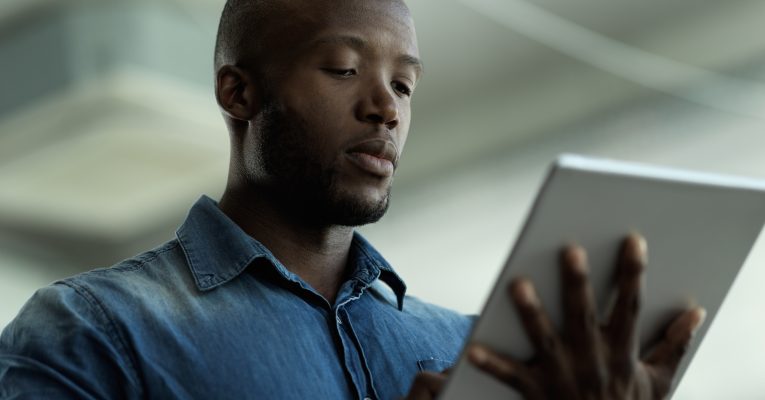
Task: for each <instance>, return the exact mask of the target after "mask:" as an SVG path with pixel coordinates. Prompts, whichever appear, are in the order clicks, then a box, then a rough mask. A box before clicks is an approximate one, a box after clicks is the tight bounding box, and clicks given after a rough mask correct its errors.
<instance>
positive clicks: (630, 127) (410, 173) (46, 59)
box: [0, 0, 765, 399]
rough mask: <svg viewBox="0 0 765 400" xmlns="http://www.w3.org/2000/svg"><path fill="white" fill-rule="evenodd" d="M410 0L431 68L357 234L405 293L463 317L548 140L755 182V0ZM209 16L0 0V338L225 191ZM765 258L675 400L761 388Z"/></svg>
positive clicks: (753, 267) (748, 394) (764, 254)
mask: <svg viewBox="0 0 765 400" xmlns="http://www.w3.org/2000/svg"><path fill="white" fill-rule="evenodd" d="M409 3H410V7H411V9H412V13H413V14H414V18H415V21H416V24H417V29H418V35H419V40H420V50H421V55H422V57H423V59H424V61H425V64H426V74H425V76H424V79H423V81H422V82H421V85H420V87H419V88H418V90H417V93H416V94H415V96H414V121H413V126H412V129H411V131H410V136H409V141H408V143H407V147H406V151H405V156H404V159H403V161H402V163H401V168H400V170H399V174H398V176H397V178H396V185H395V188H394V192H393V203H392V207H391V209H390V212H389V214H388V216H386V218H384V219H383V221H382V222H380V223H378V224H376V225H374V226H369V227H365V228H363V229H362V232H363V233H364V234H365V235H366V236H367V237H368V238H369V239H370V240H371V241H372V242H373V243H374V244H375V245H376V246H377V247H378V249H379V250H380V251H381V252H382V253H383V254H384V255H386V257H387V258H388V259H389V261H390V262H391V263H392V264H393V265H394V266H395V267H396V268H397V270H398V272H399V273H400V274H401V275H402V276H403V278H404V279H405V280H406V281H407V284H408V286H409V293H410V294H414V295H416V296H419V297H421V298H424V299H426V300H429V301H432V302H434V303H438V304H442V305H444V306H447V307H451V308H454V309H457V310H459V311H462V312H466V313H477V312H479V311H480V309H481V305H482V302H483V301H484V296H485V295H486V294H487V293H488V291H489V289H490V288H491V285H492V283H493V279H494V278H495V276H496V275H497V273H498V272H499V269H500V267H501V266H502V264H503V262H504V259H505V257H506V256H507V254H508V252H509V249H510V246H511V244H512V243H513V241H514V238H515V236H516V234H517V232H518V230H519V228H520V225H521V223H522V221H523V219H524V217H525V214H526V212H527V211H528V209H529V206H530V203H531V201H532V198H533V196H534V194H535V193H536V190H537V189H538V187H539V185H540V183H541V180H542V178H543V177H544V175H545V173H546V169H547V167H548V165H549V163H550V162H551V161H552V160H553V159H554V157H555V156H556V155H557V154H558V153H561V152H576V153H582V154H587V155H594V156H603V157H609V158H618V159H625V160H633V161H641V162H650V163H659V164H663V165H668V166H675V167H681V168H691V169H698V170H703V171H714V172H722V173H733V174H740V175H747V176H752V177H759V178H765V154H763V153H764V151H765V133H764V131H763V128H765V90H764V89H763V88H764V87H765V86H763V82H765V40H763V37H765V25H764V24H762V17H763V15H765V2H763V1H761V0H727V1H713V0H642V1H639V2H623V1H622V2H615V1H608V0H576V1H572V0H525V1H524V0H412V1H410V2H409ZM222 6H223V0H130V1H127V0H122V1H117V0H66V1H56V0H2V1H0V328H1V327H3V326H5V325H6V324H7V323H8V322H9V321H10V320H11V319H12V318H13V316H14V315H15V314H16V312H17V311H18V309H19V308H20V307H21V306H22V304H23V303H24V301H26V299H27V298H28V297H29V296H31V294H32V293H33V292H34V290H35V289H36V288H38V287H40V286H43V285H46V284H48V283H50V282H51V281H53V280H56V279H58V278H61V277H64V276H68V275H71V274H74V273H77V272H80V271H84V270H88V269H91V268H94V267H100V266H108V265H111V264H113V263H115V262H117V261H119V260H120V259H123V258H126V257H129V256H131V255H133V254H135V253H137V252H139V251H142V250H145V249H148V248H151V247H154V246H155V245H157V244H159V243H161V242H163V241H165V240H168V239H170V238H172V237H173V234H174V231H175V228H176V227H177V226H178V224H179V223H180V222H181V221H182V220H183V218H184V216H185V214H186V211H187V210H188V208H189V207H190V206H191V205H192V204H193V202H194V201H195V200H196V199H197V198H198V197H199V196H200V195H201V194H203V193H206V194H209V195H211V196H212V197H214V198H217V196H218V195H219V194H220V193H221V190H222V188H223V183H224V181H225V176H226V167H227V157H228V147H227V146H228V144H227V140H228V138H227V133H226V131H225V127H224V124H223V122H222V119H221V117H220V115H219V113H218V109H217V106H216V104H215V101H214V98H213V94H212V76H213V75H212V52H213V45H214V37H215V32H216V28H217V21H218V17H219V14H220V11H221V9H222ZM709 228H710V229H714V227H709ZM649 240H650V238H649ZM764 263H765V241H763V240H759V241H758V243H757V244H756V245H755V247H754V249H753V251H752V253H751V255H750V257H749V260H748V261H747V263H746V264H745V265H744V267H743V269H742V271H741V273H740V274H739V277H738V279H737V281H736V283H735V286H734V287H733V289H732V291H731V292H730V294H729V296H728V298H727V300H726V302H725V304H724V305H723V307H722V309H721V310H720V313H719V314H718V317H717V318H716V320H715V322H714V324H713V326H712V327H711V329H710V331H709V333H708V335H707V337H706V338H705V341H704V344H703V345H702V347H701V350H700V351H699V353H697V356H696V359H695V361H694V363H693V364H692V366H691V367H690V369H689V370H688V372H687V374H686V376H685V378H684V380H683V381H682V383H681V385H680V388H679V390H678V392H677V394H676V398H681V399H756V398H760V399H762V398H765V381H763V380H762V376H763V374H765V318H763V317H762V315H763V313H762V310H763V308H765V296H763V295H762V294H761V292H762V289H763V285H765V268H764V267H765V265H763V264H764Z"/></svg>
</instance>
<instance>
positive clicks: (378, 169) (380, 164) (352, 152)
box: [347, 138, 398, 178]
mask: <svg viewBox="0 0 765 400" xmlns="http://www.w3.org/2000/svg"><path fill="white" fill-rule="evenodd" d="M347 155H348V159H349V160H350V161H351V162H352V163H353V164H355V165H356V166H357V167H359V168H361V169H362V170H364V171H366V172H368V173H370V174H372V175H376V176H379V177H381V178H387V177H391V176H393V172H394V171H395V170H396V164H397V162H398V149H397V148H396V145H395V144H394V143H393V142H391V141H389V140H385V139H381V138H376V139H369V140H365V141H363V142H361V143H358V144H356V145H354V146H353V147H351V148H350V149H348V151H347Z"/></svg>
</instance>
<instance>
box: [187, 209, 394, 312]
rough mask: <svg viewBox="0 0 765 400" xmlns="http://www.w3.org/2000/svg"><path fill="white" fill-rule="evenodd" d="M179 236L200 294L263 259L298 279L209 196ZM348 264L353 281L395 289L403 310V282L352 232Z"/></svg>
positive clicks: (373, 250) (191, 213) (287, 276)
mask: <svg viewBox="0 0 765 400" xmlns="http://www.w3.org/2000/svg"><path fill="white" fill-rule="evenodd" d="M176 235H177V237H178V241H179V243H180V245H181V248H182V249H183V252H184V254H185V255H186V261H187V262H188V265H189V269H190V270H191V274H192V276H193V277H194V282H195V283H196V286H197V288H199V290H201V291H208V290H212V289H214V288H216V287H218V286H220V285H222V284H224V283H226V282H228V281H230V280H232V279H234V278H236V277H237V276H239V274H241V273H242V272H243V271H244V270H245V269H246V268H247V267H248V266H249V265H251V264H252V263H253V262H254V261H255V260H257V259H260V258H263V259H266V260H268V261H270V263H271V264H273V265H274V266H275V267H276V269H277V270H278V272H279V273H280V274H281V275H282V276H284V277H285V278H287V279H290V280H295V279H296V276H295V275H294V274H292V273H291V272H289V271H288V270H287V269H286V268H284V266H283V265H282V264H281V263H280V262H279V261H278V260H276V258H275V257H274V255H273V254H272V253H271V252H270V251H269V250H268V249H267V248H266V247H265V246H263V245H262V244H261V243H260V242H258V241H257V240H255V239H253V238H252V237H251V236H249V235H248V234H247V233H245V232H244V231H243V230H242V229H241V228H240V227H239V226H238V225H237V224H236V223H235V222H234V221H232V220H231V219H230V218H228V216H226V214H224V213H223V211H221V210H220V208H218V204H217V203H216V202H215V201H214V200H213V199H211V198H209V197H207V196H202V197H201V198H199V200H197V202H196V203H195V204H194V206H193V207H191V210H190V211H189V215H188V217H186V221H184V223H183V225H181V226H180V228H178V230H177V231H176ZM349 262H351V263H354V264H355V271H354V273H353V274H352V279H357V280H358V281H360V282H362V283H363V284H365V285H366V286H368V285H371V284H372V283H373V282H374V281H375V280H376V279H377V278H378V277H379V278H380V280H382V281H383V282H385V283H386V284H387V285H388V286H390V288H391V289H393V292H394V293H395V294H396V299H397V301H398V308H399V309H401V308H402V307H403V302H404V295H405V294H406V285H405V284H404V281H403V280H402V279H401V278H400V277H399V276H398V275H397V274H396V272H395V271H393V268H392V267H391V266H390V264H388V262H387V261H386V260H385V259H384V258H383V257H382V256H381V255H380V253H378V252H377V250H375V248H374V247H372V245H371V244H369V242H367V240H366V239H364V238H363V237H362V236H361V234H359V233H358V232H354V233H353V242H352V243H351V253H350V255H349Z"/></svg>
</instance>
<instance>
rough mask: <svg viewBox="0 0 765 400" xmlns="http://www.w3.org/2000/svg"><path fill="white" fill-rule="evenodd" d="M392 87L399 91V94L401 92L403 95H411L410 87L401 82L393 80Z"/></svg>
mask: <svg viewBox="0 0 765 400" xmlns="http://www.w3.org/2000/svg"><path fill="white" fill-rule="evenodd" d="M393 88H394V89H395V90H396V91H397V92H399V93H401V94H403V95H405V96H411V95H412V88H410V87H409V86H407V85H406V84H403V83H401V82H393Z"/></svg>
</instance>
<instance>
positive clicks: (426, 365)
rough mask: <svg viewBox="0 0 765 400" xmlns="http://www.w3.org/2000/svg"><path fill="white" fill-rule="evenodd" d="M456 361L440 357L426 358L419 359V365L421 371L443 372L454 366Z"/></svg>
mask: <svg viewBox="0 0 765 400" xmlns="http://www.w3.org/2000/svg"><path fill="white" fill-rule="evenodd" d="M454 364H455V361H451V360H442V359H440V358H428V359H426V360H420V361H417V367H418V368H419V369H420V371H431V372H441V371H443V370H445V369H447V368H450V367H452V366H454Z"/></svg>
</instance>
